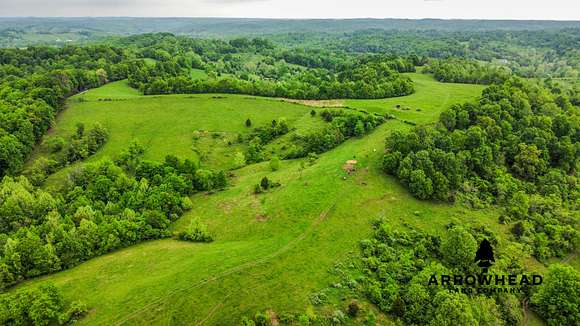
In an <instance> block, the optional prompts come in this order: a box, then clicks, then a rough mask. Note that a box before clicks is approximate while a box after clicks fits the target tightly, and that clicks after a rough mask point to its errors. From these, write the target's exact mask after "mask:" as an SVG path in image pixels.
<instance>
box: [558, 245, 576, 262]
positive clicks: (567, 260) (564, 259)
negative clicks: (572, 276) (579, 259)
mask: <svg viewBox="0 0 580 326" xmlns="http://www.w3.org/2000/svg"><path fill="white" fill-rule="evenodd" d="M578 253H580V248H576V251H574V252H572V253H570V254H569V255H568V256H566V257H564V258H562V260H561V261H560V263H561V264H565V263H567V262H569V261H571V260H572V259H574V258H576V255H578Z"/></svg>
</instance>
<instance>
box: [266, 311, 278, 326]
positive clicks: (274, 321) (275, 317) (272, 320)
mask: <svg viewBox="0 0 580 326" xmlns="http://www.w3.org/2000/svg"><path fill="white" fill-rule="evenodd" d="M267 313H268V316H269V317H270V325H272V326H278V325H280V321H279V320H278V315H277V314H276V312H275V311H274V310H272V309H269V310H268V311H267Z"/></svg>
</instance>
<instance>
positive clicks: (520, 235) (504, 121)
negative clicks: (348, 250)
mask: <svg viewBox="0 0 580 326" xmlns="http://www.w3.org/2000/svg"><path fill="white" fill-rule="evenodd" d="M579 122H580V120H579V116H578V107H576V106H574V105H572V104H571V103H570V101H569V99H568V98H567V96H566V95H565V94H553V93H552V92H551V91H550V89H546V88H544V87H541V86H539V85H535V84H533V83H530V82H526V81H524V80H521V79H510V80H508V81H506V82H505V83H502V84H497V85H494V86H492V87H489V88H488V89H486V90H485V91H484V93H483V95H482V97H481V99H480V100H479V102H477V103H465V104H457V105H454V106H452V107H451V108H450V109H449V110H447V111H444V112H443V113H442V114H441V117H440V120H439V124H438V126H437V127H419V128H417V129H414V130H413V131H412V132H410V133H407V134H403V133H400V132H395V133H393V134H392V135H391V136H389V137H388V139H387V149H386V150H387V154H386V155H385V158H384V169H385V171H386V172H387V173H389V174H392V175H395V176H397V177H398V178H399V179H400V180H401V181H402V182H403V184H405V185H406V186H407V187H408V189H409V191H410V192H411V193H412V194H413V195H415V196H416V197H418V198H421V199H432V198H435V199H439V200H444V201H447V200H457V201H460V202H463V203H465V204H467V205H469V206H471V207H474V208H482V207H486V206H489V205H492V204H494V205H500V206H503V207H505V214H504V215H503V216H502V221H501V222H502V223H513V233H514V236H515V237H516V238H517V239H518V240H519V241H521V242H523V243H525V244H526V245H527V246H528V248H529V249H528V250H530V251H531V252H533V254H534V256H536V257H537V258H538V259H541V260H545V259H547V258H550V257H553V256H558V257H562V256H563V255H565V254H567V253H569V252H570V251H572V250H574V249H575V248H576V247H577V245H578V241H579V240H580V239H579V236H580V235H579V234H578V231H577V230H576V223H577V220H576V218H577V217H576V216H575V215H576V214H577V209H578V208H577V204H578V198H579V197H578V196H579V193H578V181H577V180H578V162H580V161H579V157H580V152H579V147H578V145H579V144H580V143H579V137H580V124H579Z"/></svg>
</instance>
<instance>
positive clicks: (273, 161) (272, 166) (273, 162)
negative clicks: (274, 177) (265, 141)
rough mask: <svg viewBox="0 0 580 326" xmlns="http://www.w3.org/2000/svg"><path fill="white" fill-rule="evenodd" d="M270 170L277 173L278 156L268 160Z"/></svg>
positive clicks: (278, 166)
mask: <svg viewBox="0 0 580 326" xmlns="http://www.w3.org/2000/svg"><path fill="white" fill-rule="evenodd" d="M270 169H271V170H272V171H278V170H279V169H280V159H279V158H278V156H274V157H272V159H270Z"/></svg>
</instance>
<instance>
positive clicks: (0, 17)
mask: <svg viewBox="0 0 580 326" xmlns="http://www.w3.org/2000/svg"><path fill="white" fill-rule="evenodd" d="M4 18H14V19H19V18H39V19H50V18H59V19H84V18H91V19H92V18H129V19H135V18H144V19H224V20H227V19H231V20H235V19H238V20H240V19H246V20H442V21H542V22H550V21H553V22H579V23H580V18H579V19H535V18H530V19H524V18H521V19H520V18H436V17H424V18H399V17H383V18H378V17H344V18H335V17H329V18H318V17H316V18H315V17H312V18H302V17H241V16H240V17H220V16H2V15H0V19H4Z"/></svg>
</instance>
